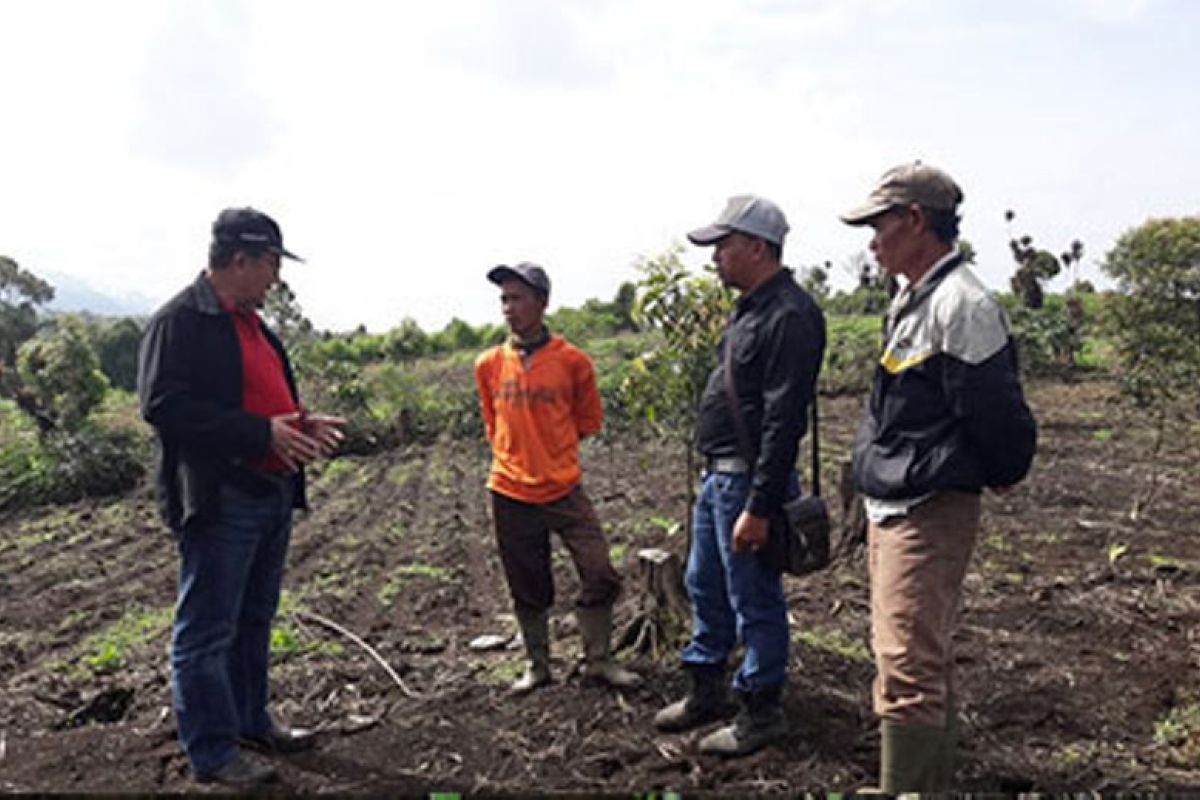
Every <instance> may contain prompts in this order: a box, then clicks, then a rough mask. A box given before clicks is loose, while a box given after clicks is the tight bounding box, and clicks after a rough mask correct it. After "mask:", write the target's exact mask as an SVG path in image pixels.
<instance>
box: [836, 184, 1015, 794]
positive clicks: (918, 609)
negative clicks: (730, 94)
mask: <svg viewBox="0 0 1200 800" xmlns="http://www.w3.org/2000/svg"><path fill="white" fill-rule="evenodd" d="M961 201H962V191H961V190H960V189H959V188H958V186H957V185H956V184H955V182H954V181H953V180H952V179H951V178H950V176H949V175H947V174H946V173H944V172H942V171H941V170H939V169H936V168H934V167H931V166H928V165H925V164H921V163H920V162H917V163H915V164H905V165H902V166H899V167H896V168H894V169H892V170H889V171H888V172H887V173H885V174H884V175H883V177H882V178H881V179H880V181H879V183H878V184H877V185H876V187H875V189H874V191H872V192H871V195H870V197H869V198H868V199H867V201H866V203H864V204H863V205H862V206H860V207H858V208H855V209H853V210H852V211H849V212H847V213H846V214H843V215H842V220H843V221H844V222H846V223H848V224H850V225H869V226H871V228H872V229H873V230H874V236H873V238H872V239H871V251H872V252H873V253H874V254H875V258H876V259H877V260H878V262H879V266H880V268H881V269H882V270H883V271H884V272H885V273H886V274H888V275H892V276H903V277H904V278H906V279H907V282H906V284H905V285H904V288H903V289H902V290H901V291H900V292H899V293H898V294H897V295H896V297H895V299H894V300H893V302H892V305H891V307H890V309H889V310H888V315H887V321H886V327H885V335H884V350H883V355H882V357H881V358H880V360H879V364H878V365H877V366H876V368H875V379H874V385H873V387H872V390H871V400H870V406H869V408H868V410H867V414H866V416H865V418H864V419H863V422H862V425H861V426H860V428H859V431H858V436H857V439H856V441H855V445H854V478H855V483H856V484H857V488H858V489H859V491H861V492H862V493H863V495H864V497H865V500H866V509H867V516H868V519H869V529H868V552H869V556H868V567H869V570H870V575H871V643H872V647H873V649H874V652H875V665H876V678H875V685H874V692H873V695H874V697H873V702H874V707H875V713H876V714H877V715H878V716H879V717H880V720H881V721H880V738H881V757H880V782H881V786H880V789H882V791H883V792H885V793H887V794H897V793H900V792H912V791H946V790H949V789H950V788H951V784H952V782H953V778H954V750H955V747H956V738H957V733H956V731H957V724H956V714H955V710H954V686H953V675H952V666H953V663H954V656H953V652H952V650H951V635H952V633H953V630H954V627H955V624H956V617H957V612H958V608H959V605H960V603H961V599H962V585H963V579H964V577H965V576H966V571H967V564H968V562H969V561H970V557H971V551H972V549H973V548H974V546H975V540H976V538H977V537H978V532H979V518H980V494H981V492H982V490H983V489H984V488H985V487H986V488H990V489H992V490H993V491H995V492H998V493H1001V492H1005V491H1007V490H1008V489H1009V488H1011V487H1012V486H1013V485H1014V484H1016V483H1018V482H1019V481H1020V480H1021V479H1022V478H1024V477H1025V475H1026V474H1027V473H1028V471H1029V467H1030V465H1031V463H1032V461H1033V455H1034V451H1035V448H1036V438H1037V428H1036V425H1035V423H1034V420H1033V416H1032V414H1030V411H1029V407H1028V406H1027V405H1026V403H1025V398H1024V396H1023V394H1022V391H1021V384H1020V381H1019V379H1018V374H1017V358H1016V350H1015V346H1014V343H1013V339H1012V336H1011V335H1010V333H1009V326H1008V319H1007V317H1006V316H1005V314H1004V310H1003V309H1002V308H1001V307H1000V305H999V304H998V303H997V302H996V301H995V299H994V298H993V297H992V296H991V295H990V294H989V293H988V292H987V290H986V289H985V288H984V286H983V284H982V283H980V281H979V279H978V278H977V277H976V276H975V274H974V273H973V272H972V271H971V270H970V268H969V267H968V266H967V265H966V263H965V261H964V260H963V257H962V254H961V253H960V252H959V249H958V246H957V239H958V223H959V215H958V204H959V203H960V202H961Z"/></svg>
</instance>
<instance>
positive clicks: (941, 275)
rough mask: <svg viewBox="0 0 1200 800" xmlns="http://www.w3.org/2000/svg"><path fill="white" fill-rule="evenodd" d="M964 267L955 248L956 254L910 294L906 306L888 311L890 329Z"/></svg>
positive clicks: (935, 269) (924, 279)
mask: <svg viewBox="0 0 1200 800" xmlns="http://www.w3.org/2000/svg"><path fill="white" fill-rule="evenodd" d="M962 265H963V257H962V253H961V252H959V250H958V248H957V247H955V249H954V252H953V253H952V254H950V256H949V257H948V258H947V259H946V260H945V261H944V262H942V264H941V265H940V266H938V267H935V268H934V270H933V272H931V273H929V274H928V275H926V276H925V277H924V278H923V279H922V280H921V281H920V282H919V283H918V285H917V287H916V288H915V289H913V290H912V292H910V293H909V295H908V299H907V300H906V301H905V302H904V305H902V306H899V307H898V308H896V309H895V310H889V311H888V315H887V317H888V329H889V330H891V328H892V326H894V325H895V324H896V321H897V320H898V319H900V318H901V317H903V316H904V315H905V314H907V313H908V312H909V311H912V310H913V309H914V308H916V307H917V306H919V305H920V304H921V303H923V302H924V301H925V299H926V298H927V297H929V295H931V294H933V290H934V289H936V288H937V287H938V284H940V283H941V282H942V281H943V280H945V279H946V276H947V275H949V274H950V273H951V272H953V271H954V270H956V269H958V268H959V267H961V266H962Z"/></svg>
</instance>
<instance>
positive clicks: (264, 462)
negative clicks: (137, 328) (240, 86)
mask: <svg viewBox="0 0 1200 800" xmlns="http://www.w3.org/2000/svg"><path fill="white" fill-rule="evenodd" d="M212 234H213V238H212V243H211V245H210V247H209V258H208V269H207V270H206V271H205V272H203V273H201V274H200V276H199V277H198V278H196V280H195V282H194V283H192V285H191V286H189V287H188V288H186V289H184V290H183V291H182V292H180V293H179V294H178V295H176V296H175V297H174V298H173V299H171V300H170V301H168V302H167V304H166V305H164V306H163V307H162V308H161V309H159V310H158V312H156V313H155V315H154V316H153V317H152V318H151V320H150V323H149V325H148V326H147V329H146V333H145V335H144V337H143V339H142V345H141V349H140V352H139V355H138V399H139V403H140V406H141V412H142V416H143V417H144V418H145V419H146V421H147V422H149V423H150V424H151V425H153V426H154V429H155V432H156V433H157V434H158V445H159V447H158V463H157V467H158V475H157V479H158V497H159V505H160V508H161V510H162V514H163V518H164V520H165V521H166V523H167V525H168V527H170V528H171V530H172V531H173V532H174V534H175V536H176V540H177V543H178V545H179V554H180V571H179V597H178V602H177V604H176V609H175V624H174V629H173V633H172V640H171V690H172V700H173V705H174V709H175V716H176V721H177V723H178V726H179V739H180V741H181V742H182V744H183V748H184V751H185V752H186V753H187V756H188V759H189V760H190V762H191V764H192V769H193V770H194V771H195V774H196V776H197V778H198V779H199V780H201V781H204V782H217V783H222V784H225V785H228V786H234V787H244V786H250V785H254V784H258V783H264V782H267V781H269V780H272V779H274V777H275V773H274V770H272V769H270V768H269V767H266V766H264V765H261V764H257V763H255V762H253V761H251V760H249V759H248V758H246V757H245V756H244V755H243V754H242V752H241V750H240V748H239V743H240V744H244V745H248V746H251V747H254V748H257V749H260V750H265V751H267V752H275V753H287V752H295V751H297V750H301V749H305V748H306V747H309V746H311V744H312V741H313V739H312V735H311V734H310V733H308V732H305V731H297V730H289V729H286V728H283V727H281V726H279V725H277V724H276V723H275V722H274V720H272V719H271V716H270V714H269V713H268V712H267V696H268V691H267V666H268V660H269V650H270V637H271V620H272V619H273V618H274V616H275V611H276V607H277V606H278V603H279V592H280V585H281V582H282V579H283V564H284V557H285V555H286V553H287V547H288V540H289V538H290V534H291V523H292V509H293V508H302V507H304V504H305V497H304V472H303V467H304V465H305V464H308V463H310V462H311V461H313V460H315V459H317V458H319V457H321V456H324V455H328V454H329V453H331V452H332V451H333V450H334V448H336V447H337V444H338V442H339V441H340V439H341V438H342V434H341V431H340V426H341V425H342V424H343V423H344V420H342V419H339V418H336V417H329V416H324V415H320V414H308V413H306V412H305V411H304V409H303V407H302V406H301V405H300V402H299V398H298V396H297V393H296V383H295V379H294V377H293V376H292V370H291V366H290V364H289V363H288V358H287V354H286V353H285V352H284V349H283V345H282V344H281V343H280V342H279V339H278V338H276V336H275V335H274V334H273V333H271V331H269V330H268V329H267V328H266V326H265V325H263V323H262V321H261V320H260V319H259V317H258V314H257V313H256V311H255V309H256V308H257V307H259V306H260V305H261V304H262V302H263V298H264V297H265V295H266V293H267V290H268V289H269V288H270V287H271V285H272V284H274V283H275V282H276V281H277V280H279V266H280V259H281V258H290V259H294V260H299V259H298V258H296V256H294V255H293V254H292V253H290V252H288V251H287V250H286V249H284V247H283V237H282V235H281V233H280V230H279V226H278V225H276V224H275V221H274V220H272V219H271V218H270V217H268V216H267V215H266V214H263V213H261V212H259V211H255V210H254V209H250V208H234V209H227V210H225V211H222V212H221V214H220V216H218V217H217V219H216V222H214V223H213V227H212Z"/></svg>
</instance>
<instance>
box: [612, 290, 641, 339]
mask: <svg viewBox="0 0 1200 800" xmlns="http://www.w3.org/2000/svg"><path fill="white" fill-rule="evenodd" d="M636 304H637V284H635V283H633V282H632V281H624V282H623V283H622V284H621V285H620V286H619V287H617V294H616V296H614V297H613V302H612V306H613V308H612V311H613V316H614V317H616V319H617V329H618V330H622V331H632V330H636V329H637V322H636V320H634V318H633V309H634V306H635V305H636Z"/></svg>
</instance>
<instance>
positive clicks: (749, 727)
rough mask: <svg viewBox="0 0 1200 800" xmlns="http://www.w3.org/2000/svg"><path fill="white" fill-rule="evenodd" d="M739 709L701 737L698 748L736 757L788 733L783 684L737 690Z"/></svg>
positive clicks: (709, 752)
mask: <svg viewBox="0 0 1200 800" xmlns="http://www.w3.org/2000/svg"><path fill="white" fill-rule="evenodd" d="M737 696H738V704H739V705H740V706H741V710H740V711H739V712H738V715H737V717H735V718H734V720H733V724H732V725H726V726H725V727H724V728H719V729H717V730H715V731H713V732H712V733H710V734H709V735H708V736H705V737H704V738H703V739H701V740H700V752H701V753H705V754H707V755H716V756H724V757H726V758H736V757H738V756H748V755H750V754H751V753H755V752H758V751H759V750H761V749H763V748H764V747H766V746H767V745H769V744H771V743H772V742H775V741H776V740H778V739H780V738H781V737H782V736H783V735H784V734H785V733H787V720H786V719H785V718H784V716H783V703H782V698H783V684H780V685H778V686H771V687H768V688H765V689H758V690H756V691H753V692H738V693H737Z"/></svg>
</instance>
